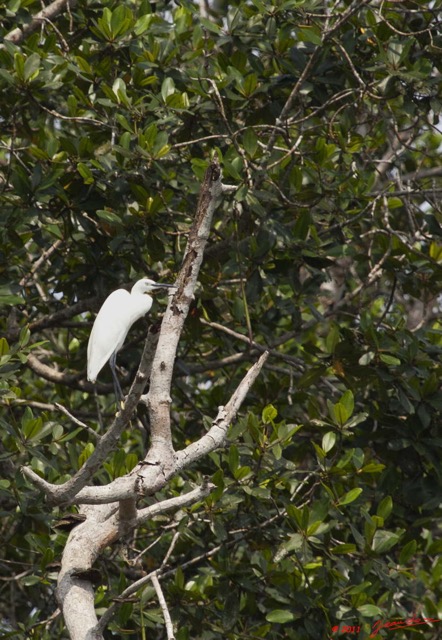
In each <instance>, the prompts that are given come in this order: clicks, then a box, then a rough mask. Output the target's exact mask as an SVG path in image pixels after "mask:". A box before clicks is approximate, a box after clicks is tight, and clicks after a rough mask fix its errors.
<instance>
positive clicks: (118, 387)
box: [109, 351, 124, 409]
mask: <svg viewBox="0 0 442 640" xmlns="http://www.w3.org/2000/svg"><path fill="white" fill-rule="evenodd" d="M116 360H117V353H116V351H114V353H113V354H112V355H111V357H110V358H109V364H110V368H111V371H112V379H113V381H114V393H115V400H116V402H117V407H118V408H119V409H121V408H122V407H123V405H124V395H123V391H122V390H121V385H120V381H119V380H118V376H117V368H116Z"/></svg>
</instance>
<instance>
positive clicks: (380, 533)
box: [371, 529, 400, 553]
mask: <svg viewBox="0 0 442 640" xmlns="http://www.w3.org/2000/svg"><path fill="white" fill-rule="evenodd" d="M399 538H400V536H399V535H398V534H397V533H393V532H392V531H386V530H385V529H378V530H377V531H376V533H375V534H374V536H373V541H372V543H371V547H372V549H373V551H375V552H376V553H386V552H387V551H390V549H392V547H394V546H395V545H396V544H397V543H398V541H399Z"/></svg>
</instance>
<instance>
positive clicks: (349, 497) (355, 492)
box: [338, 487, 362, 507]
mask: <svg viewBox="0 0 442 640" xmlns="http://www.w3.org/2000/svg"><path fill="white" fill-rule="evenodd" d="M361 493H362V489H360V488H359V487H356V488H355V489H351V490H350V491H348V492H347V493H346V494H345V495H343V496H342V498H340V499H339V502H338V505H339V506H340V507H342V506H343V505H345V504H350V502H354V501H355V500H356V499H357V498H359V496H360V495H361Z"/></svg>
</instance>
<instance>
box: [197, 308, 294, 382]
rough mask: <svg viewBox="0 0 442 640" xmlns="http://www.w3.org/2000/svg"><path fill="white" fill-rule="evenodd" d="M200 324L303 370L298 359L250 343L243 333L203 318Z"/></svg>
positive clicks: (255, 343)
mask: <svg viewBox="0 0 442 640" xmlns="http://www.w3.org/2000/svg"><path fill="white" fill-rule="evenodd" d="M200 322H201V323H202V324H204V325H206V326H207V327H211V328H212V329H216V330H217V331H222V332H223V333H227V335H229V336H232V337H234V338H236V339H237V340H241V341H242V342H246V343H247V344H248V345H250V346H252V347H253V348H254V349H256V350H257V351H259V352H260V353H264V352H267V353H269V354H270V355H271V356H276V357H277V358H279V359H280V360H284V362H287V363H289V364H292V365H294V366H295V367H297V368H298V369H301V370H303V368H304V367H303V362H302V360H300V359H299V358H295V357H294V356H288V355H286V354H285V353H280V352H279V351H276V350H275V349H272V348H269V347H267V346H263V345H262V344H259V343H258V342H255V341H254V340H252V341H250V338H248V337H247V336H245V335H244V334H243V333H238V332H237V331H234V330H233V329H229V327H225V326H224V325H222V324H219V323H218V322H209V321H208V320H205V319H204V318H200Z"/></svg>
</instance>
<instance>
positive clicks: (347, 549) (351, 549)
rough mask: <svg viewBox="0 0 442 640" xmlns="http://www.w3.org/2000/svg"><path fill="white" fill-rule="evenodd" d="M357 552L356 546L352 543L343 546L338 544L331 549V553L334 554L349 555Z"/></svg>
mask: <svg viewBox="0 0 442 640" xmlns="http://www.w3.org/2000/svg"><path fill="white" fill-rule="evenodd" d="M356 551H357V547H356V545H355V544H352V543H350V542H346V543H343V544H338V545H336V546H335V547H332V548H331V549H330V553H334V554H338V555H339V554H341V555H344V554H347V553H356Z"/></svg>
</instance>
